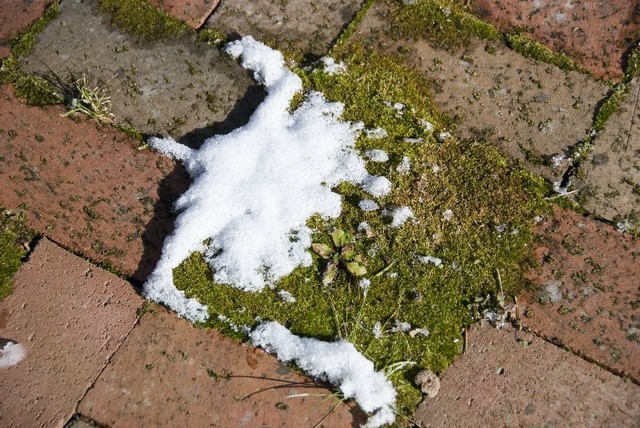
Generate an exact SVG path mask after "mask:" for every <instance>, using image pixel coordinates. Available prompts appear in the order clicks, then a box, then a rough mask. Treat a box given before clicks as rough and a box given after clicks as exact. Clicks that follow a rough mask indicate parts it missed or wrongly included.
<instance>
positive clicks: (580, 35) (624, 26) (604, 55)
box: [470, 0, 640, 79]
mask: <svg viewBox="0 0 640 428" xmlns="http://www.w3.org/2000/svg"><path fill="white" fill-rule="evenodd" d="M470 3H471V4H472V10H474V11H475V12H476V14H477V15H478V16H480V17H482V18H484V19H485V20H487V21H489V22H492V23H494V24H496V25H497V26H499V27H500V28H502V29H504V30H507V31H513V30H515V29H519V30H521V31H524V33H525V34H528V35H530V36H531V37H533V38H535V39H537V40H539V41H540V42H542V43H544V44H545V45H547V46H549V47H550V48H552V49H553V50H555V51H557V52H566V53H567V54H568V55H569V56H571V57H572V58H573V59H574V60H575V61H576V62H578V63H579V64H581V65H582V66H584V67H585V68H586V69H587V70H590V71H591V72H593V73H594V74H595V75H596V76H599V77H604V78H608V79H619V78H620V77H621V76H622V73H623V71H624V68H623V67H624V55H625V53H626V51H627V50H628V49H629V48H630V47H631V46H632V45H633V43H634V42H636V41H637V38H638V36H639V35H640V33H639V31H640V7H638V3H637V1H631V0H607V1H592V0H570V1H565V0H548V1H521V0H473V1H472V2H470Z"/></svg>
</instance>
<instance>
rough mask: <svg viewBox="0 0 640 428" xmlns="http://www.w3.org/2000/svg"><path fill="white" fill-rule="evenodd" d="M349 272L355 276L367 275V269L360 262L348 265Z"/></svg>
mask: <svg viewBox="0 0 640 428" xmlns="http://www.w3.org/2000/svg"><path fill="white" fill-rule="evenodd" d="M347 270H348V271H349V273H351V275H353V276H362V275H366V274H367V268H365V267H364V266H362V265H361V264H360V263H358V262H349V263H347Z"/></svg>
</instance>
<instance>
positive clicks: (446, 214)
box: [442, 209, 453, 221]
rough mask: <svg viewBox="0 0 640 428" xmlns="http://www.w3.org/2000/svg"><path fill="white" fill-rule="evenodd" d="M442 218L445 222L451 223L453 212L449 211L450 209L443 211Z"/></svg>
mask: <svg viewBox="0 0 640 428" xmlns="http://www.w3.org/2000/svg"><path fill="white" fill-rule="evenodd" d="M442 218H444V219H445V220H446V221H451V219H453V211H451V210H450V209H446V210H444V212H443V213H442Z"/></svg>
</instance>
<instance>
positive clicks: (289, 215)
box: [144, 36, 391, 321]
mask: <svg viewBox="0 0 640 428" xmlns="http://www.w3.org/2000/svg"><path fill="white" fill-rule="evenodd" d="M226 51H227V52H228V53H229V54H230V55H232V56H233V57H236V58H241V64H242V66H243V67H245V68H246V69H249V70H251V71H253V74H254V78H255V79H256V81H257V82H258V83H260V84H263V85H264V86H265V89H266V91H267V97H266V98H265V100H264V101H263V102H262V104H260V105H259V106H258V108H257V109H256V111H255V112H254V113H253V115H252V116H251V118H250V119H249V122H248V123H247V124H246V125H245V126H243V127H240V128H237V129H235V130H234V131H232V132H231V133H229V134H226V135H215V136H213V137H211V138H208V139H207V140H205V142H204V144H203V145H202V147H201V148H200V149H199V150H194V149H191V148H189V147H187V146H184V145H182V144H179V143H177V142H175V141H173V140H172V139H170V138H167V139H159V138H152V139H151V140H150V141H149V144H150V145H151V146H152V147H153V148H155V149H156V150H158V151H159V152H161V153H163V154H165V155H168V156H171V157H173V158H175V159H177V160H180V161H181V162H182V163H183V164H184V165H185V167H186V169H187V171H188V172H189V174H190V175H191V177H192V178H193V184H192V185H191V187H190V188H189V189H188V190H187V191H186V192H185V193H184V194H183V195H182V196H181V197H180V198H179V199H178V201H177V202H176V209H177V210H178V211H179V212H180V214H179V216H178V218H177V220H176V222H175V230H174V232H173V234H172V235H171V236H169V237H167V239H166V240H165V242H164V246H163V249H162V257H161V259H160V261H159V262H158V264H157V265H156V268H155V270H154V271H153V273H152V274H151V275H150V276H149V278H148V280H147V282H146V283H145V286H144V294H145V296H146V297H148V298H149V299H152V300H155V301H158V302H161V303H164V304H165V305H167V306H169V307H170V308H172V309H173V310H174V311H176V312H177V313H178V315H180V316H183V317H185V318H188V319H190V320H193V321H204V320H205V319H206V318H207V308H206V307H205V306H203V305H201V304H200V303H198V302H197V301H196V300H195V299H187V298H186V297H185V295H184V292H182V291H179V290H178V289H176V287H175V285H174V284H173V274H172V271H173V269H174V268H176V267H177V266H178V265H179V264H180V263H181V262H182V261H183V260H185V259H186V258H187V257H189V255H190V254H191V253H193V252H195V251H200V252H202V253H203V254H204V256H205V259H206V261H207V262H208V263H209V265H210V266H211V268H212V270H213V272H214V274H213V275H214V280H215V282H217V283H224V284H231V285H233V286H234V287H237V288H238V289H241V290H245V291H259V290H262V289H263V288H264V287H265V285H272V284H273V283H274V282H275V281H277V280H278V279H280V278H282V277H283V276H285V275H287V274H289V273H290V272H291V271H293V270H294V269H295V268H296V267H298V266H300V265H303V266H308V265H310V264H311V254H310V253H309V252H308V251H307V249H308V248H309V247H310V246H311V230H310V229H309V228H308V227H307V226H306V222H307V219H309V218H310V217H311V216H313V215H314V214H319V215H321V216H322V217H324V218H336V217H338V215H339V214H340V212H341V209H342V206H341V199H340V195H338V194H336V193H334V192H332V191H331V188H332V187H335V186H336V185H337V184H339V183H340V182H350V183H353V184H357V185H360V186H362V187H363V188H364V189H365V190H366V191H368V192H370V193H371V194H372V195H373V196H374V197H379V196H382V195H385V194H386V193H388V192H389V191H390V190H391V182H389V180H387V179H386V178H384V177H376V176H371V175H369V174H368V173H367V171H366V169H365V163H364V160H363V159H362V158H361V157H360V156H359V155H358V153H357V152H356V151H355V148H354V145H355V141H356V138H357V136H358V133H359V132H360V131H361V130H362V128H363V126H362V124H360V123H358V124H354V123H350V122H345V121H341V120H340V119H339V117H340V115H341V114H342V111H343V108H344V105H343V104H341V103H333V102H329V101H327V100H326V99H325V98H324V96H323V95H322V94H321V93H319V92H311V93H309V94H307V96H306V97H305V100H304V101H303V103H302V104H301V106H300V107H299V108H298V109H297V110H295V111H294V112H290V111H289V106H290V105H291V100H292V98H293V96H294V95H295V94H296V93H298V92H300V91H301V90H302V81H301V80H300V78H299V77H298V76H297V75H296V74H294V73H292V72H291V71H290V70H288V69H287V68H286V67H285V62H284V58H283V56H282V54H280V52H278V51H275V50H273V49H271V48H269V47H267V46H266V45H264V44H262V43H259V42H257V41H255V40H254V39H253V38H252V37H250V36H246V37H244V38H242V39H241V40H238V41H234V42H231V43H229V44H228V45H227V47H226ZM292 238H295V239H292ZM205 242H210V244H208V245H206V244H205Z"/></svg>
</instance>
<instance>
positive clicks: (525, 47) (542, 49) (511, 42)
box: [504, 34, 585, 72]
mask: <svg viewBox="0 0 640 428" xmlns="http://www.w3.org/2000/svg"><path fill="white" fill-rule="evenodd" d="M504 39H505V43H506V44H507V46H509V48H511V49H513V50H514V51H516V52H518V53H519V54H520V55H523V56H526V57H527V58H531V59H534V60H536V61H541V62H546V63H547V64H553V65H555V66H556V67H558V68H561V69H563V70H579V71H582V72H585V70H584V69H583V68H581V67H580V66H578V65H577V64H576V63H574V62H573V61H572V60H571V59H570V58H569V57H567V56H566V55H564V54H562V53H560V52H555V51H553V50H551V49H549V48H548V47H546V46H545V45H543V44H542V43H540V42H538V41H536V40H534V39H532V38H531V37H528V36H526V35H524V34H505V36H504Z"/></svg>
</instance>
